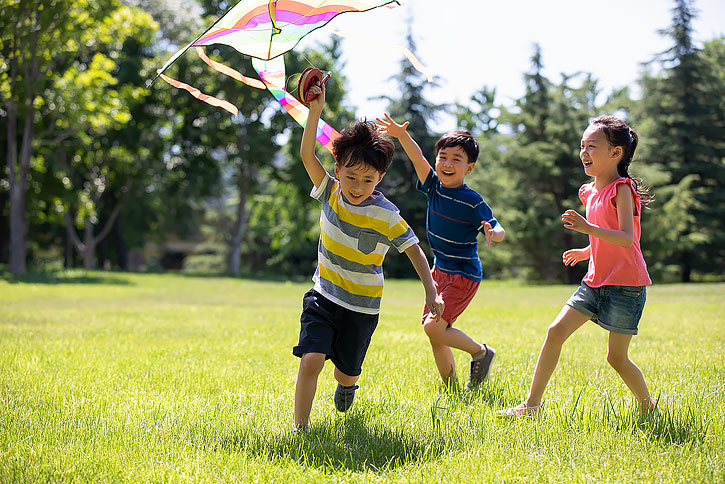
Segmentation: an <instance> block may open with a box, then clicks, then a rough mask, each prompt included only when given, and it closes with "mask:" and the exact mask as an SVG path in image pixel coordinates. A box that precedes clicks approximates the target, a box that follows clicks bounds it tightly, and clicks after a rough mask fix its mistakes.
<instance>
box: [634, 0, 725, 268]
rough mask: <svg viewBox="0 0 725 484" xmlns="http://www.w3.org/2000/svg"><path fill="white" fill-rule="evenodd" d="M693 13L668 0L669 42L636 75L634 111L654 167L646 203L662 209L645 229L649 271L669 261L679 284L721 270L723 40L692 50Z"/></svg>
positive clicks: (685, 1)
mask: <svg viewBox="0 0 725 484" xmlns="http://www.w3.org/2000/svg"><path fill="white" fill-rule="evenodd" d="M695 15H696V11H695V10H694V8H693V6H692V2H691V1H690V0H677V1H676V2H675V8H674V9H673V19H672V25H671V27H670V28H669V29H667V30H665V31H663V32H662V33H663V34H664V35H667V36H669V37H671V39H672V41H673V46H672V47H671V48H670V49H669V50H667V51H666V52H664V53H663V54H661V55H660V56H658V57H657V58H656V59H655V62H654V63H653V64H656V65H659V67H660V69H661V70H660V71H659V72H656V73H653V72H652V70H651V69H650V70H649V71H647V72H645V73H644V75H643V77H642V79H641V80H640V84H641V86H642V103H641V110H640V112H639V113H638V114H639V115H640V116H641V117H642V118H643V119H647V123H645V124H644V126H643V133H642V134H643V136H642V138H643V139H644V140H648V141H646V142H645V143H643V146H642V155H641V156H642V157H643V158H644V159H645V161H647V162H648V163H650V164H653V165H655V166H658V167H659V169H660V173H661V175H660V176H657V177H655V178H654V179H653V180H652V182H651V183H652V185H653V189H654V191H655V193H656V198H655V204H653V208H654V211H655V212H658V211H659V212H661V215H659V214H656V215H655V216H654V217H652V218H653V219H654V220H653V224H652V225H651V226H649V227H645V229H649V230H651V234H652V236H653V239H652V240H651V246H652V247H653V248H654V249H655V250H657V255H656V256H655V257H654V259H655V260H656V261H657V262H656V264H657V266H656V267H655V269H656V270H660V271H664V270H666V269H667V265H668V264H672V265H676V266H677V268H678V272H679V278H680V280H682V281H683V282H687V281H690V280H691V279H692V278H693V276H694V274H696V273H697V274H704V273H713V272H714V273H717V274H719V275H720V276H722V275H723V269H722V268H723V261H725V255H724V253H723V238H722V228H723V219H725V207H724V206H723V203H722V201H723V196H722V193H723V190H724V189H725V171H724V170H725V169H724V168H723V159H725V144H724V143H723V139H725V114H724V111H723V109H722V104H721V100H722V97H723V91H724V87H723V86H724V85H725V84H724V81H723V67H722V65H723V52H722V50H723V49H722V43H723V40H722V39H719V40H715V41H713V42H711V43H710V44H708V46H707V48H706V49H707V50H703V49H700V48H697V47H696V46H695V45H694V44H693V42H692V20H693V19H694V17H695ZM718 44H719V45H718ZM664 217H666V218H664ZM665 221H666V222H665ZM673 222H675V223H673ZM665 227H667V231H668V233H663V231H664V230H665ZM643 234H645V235H646V232H645V231H644V229H643ZM654 237H656V238H654Z"/></svg>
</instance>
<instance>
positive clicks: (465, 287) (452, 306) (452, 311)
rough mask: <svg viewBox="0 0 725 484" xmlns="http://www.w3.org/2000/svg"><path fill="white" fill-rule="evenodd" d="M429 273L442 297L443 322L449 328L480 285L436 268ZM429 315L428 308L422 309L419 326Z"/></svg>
mask: <svg viewBox="0 0 725 484" xmlns="http://www.w3.org/2000/svg"><path fill="white" fill-rule="evenodd" d="M430 273H431V275H432V276H433V282H434V283H435V286H436V290H437V291H438V294H440V295H441V296H442V297H443V302H444V303H445V308H443V320H444V321H445V322H447V323H448V326H451V325H452V324H453V323H454V322H455V321H456V319H458V316H460V315H461V314H462V313H463V311H465V309H466V308H467V307H468V305H469V304H470V303H471V300H473V296H475V295H476V291H478V286H479V285H480V284H481V283H480V282H476V281H472V280H470V279H469V278H467V277H463V276H462V275H460V274H449V273H448V272H443V271H439V270H438V268H437V267H433V270H432V271H431V272H430ZM429 314H430V310H429V309H428V306H425V307H423V317H422V319H421V321H420V322H421V324H423V323H424V322H425V320H426V319H427V318H428V315H429Z"/></svg>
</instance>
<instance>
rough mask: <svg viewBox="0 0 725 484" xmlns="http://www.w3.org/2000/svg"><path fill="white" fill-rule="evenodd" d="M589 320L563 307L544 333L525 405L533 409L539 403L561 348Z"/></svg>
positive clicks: (571, 308) (585, 316) (583, 315)
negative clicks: (542, 343) (544, 337)
mask: <svg viewBox="0 0 725 484" xmlns="http://www.w3.org/2000/svg"><path fill="white" fill-rule="evenodd" d="M588 320H589V316H587V315H585V314H583V313H581V312H579V311H577V310H576V309H574V308H573V307H571V306H564V307H563V308H562V309H561V311H559V315H558V316H557V317H556V319H555V320H554V322H553V323H551V325H550V326H549V330H548V331H547V332H546V339H545V340H544V345H543V346H542V347H541V352H540V353H539V359H538V360H537V361H536V370H534V378H533V380H532V381H531V388H530V389H529V396H528V397H527V398H526V404H527V405H528V406H529V407H534V406H536V405H539V404H540V403H541V399H542V398H543V396H544V390H546V385H548V383H549V379H550V378H551V375H552V374H553V373H554V369H556V365H557V363H558V362H559V355H560V354H561V347H562V346H563V345H564V342H565V341H566V340H567V339H568V338H569V336H571V335H572V333H574V331H576V330H577V329H579V328H580V327H581V326H582V325H583V324H584V323H586V322H587V321H588Z"/></svg>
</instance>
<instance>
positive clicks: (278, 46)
mask: <svg viewBox="0 0 725 484" xmlns="http://www.w3.org/2000/svg"><path fill="white" fill-rule="evenodd" d="M395 5H398V2H397V1H396V0H378V1H371V0H276V1H275V0H241V1H240V2H238V3H237V4H236V5H234V6H233V7H232V8H231V9H229V11H227V13H226V14H224V15H223V16H222V17H221V18H220V19H219V20H217V22H216V23H214V25H212V26H211V27H209V29H207V30H206V31H205V32H204V33H203V34H201V35H200V36H199V37H198V38H197V39H196V40H195V41H193V42H191V43H189V44H187V45H185V46H184V47H182V48H181V49H179V51H178V52H176V53H175V54H174V55H173V56H171V58H170V59H169V60H168V61H166V63H165V64H164V65H163V66H162V67H161V69H159V70H158V71H157V74H158V75H157V77H161V78H162V79H164V80H165V81H166V82H168V83H169V84H171V85H172V86H174V87H177V88H180V89H185V90H187V91H188V92H189V93H191V95H192V96H194V97H196V98H197V99H200V100H202V101H204V102H207V103H209V104H211V105H213V106H218V107H221V108H223V109H226V110H227V111H229V112H230V113H232V114H233V115H234V116H236V115H237V114H238V109H237V107H236V106H234V105H233V104H231V103H229V102H227V101H224V100H221V99H218V98H215V97H214V96H210V95H208V94H205V93H203V92H201V91H200V90H199V89H197V88H195V87H193V86H190V85H188V84H185V83H183V82H179V81H176V80H174V79H171V78H170V77H168V76H166V75H163V72H164V71H165V70H166V69H167V68H168V67H169V66H170V65H171V64H173V63H174V61H176V59H178V58H179V57H180V56H181V55H183V54H184V53H185V52H186V51H187V50H188V49H189V48H190V47H196V51H197V54H198V55H199V57H201V59H202V60H203V61H204V62H206V63H207V64H208V65H209V66H211V67H212V68H213V69H215V70H217V71H219V72H221V73H223V74H225V75H228V76H230V77H233V78H234V79H237V80H239V81H241V82H243V83H245V84H247V85H248V86H251V87H254V88H257V89H265V88H266V89H268V90H269V91H270V92H271V93H272V95H273V96H274V97H275V99H277V101H278V102H279V103H280V104H281V105H282V107H284V109H285V110H286V111H287V112H288V113H289V114H290V116H292V117H293V118H294V119H295V121H297V122H298V123H299V124H300V125H301V126H304V125H305V123H306V122H307V115H308V113H309V110H308V109H307V108H306V107H305V106H304V105H302V103H300V102H299V101H298V100H297V99H296V98H295V97H294V96H292V95H291V94H290V93H289V92H287V91H286V90H285V79H286V72H285V65H284V60H283V58H282V54H284V53H285V52H289V51H290V50H292V49H294V48H295V46H296V45H297V44H298V43H299V42H300V40H302V38H303V37H304V36H306V35H307V34H309V33H310V32H312V31H313V30H315V29H319V28H321V27H324V26H325V25H327V23H328V22H329V21H330V20H332V19H333V18H334V17H336V16H337V15H339V14H341V13H348V12H365V11H367V10H371V9H374V8H378V7H382V6H387V7H388V8H392V7H394V6H395ZM338 35H340V34H339V33H338ZM215 44H223V45H228V46H230V47H233V48H234V49H236V50H237V51H239V52H240V53H242V54H244V55H247V56H249V57H252V65H253V67H254V69H255V70H256V71H257V73H258V74H259V77H260V79H262V81H261V82H260V81H259V80H257V79H252V78H249V77H245V76H244V75H242V74H241V73H240V72H238V71H236V70H234V69H232V68H230V67H228V66H225V65H223V64H220V63H218V62H215V61H213V60H211V59H209V57H207V56H206V54H205V53H204V51H203V49H202V48H201V47H203V46H210V45H215ZM406 55H407V54H406ZM411 57H412V54H411V55H410V56H409V58H411ZM412 59H415V58H414V57H412ZM413 64H414V66H416V67H417V68H418V66H420V63H418V62H417V59H416V60H415V61H414V62H413ZM420 67H422V66H420ZM418 70H420V71H421V72H423V73H424V74H426V76H427V77H428V79H429V80H430V79H431V77H430V75H428V74H427V73H425V72H424V71H423V70H422V69H420V68H419V69H418ZM337 136H339V134H338V133H337V131H335V130H334V129H333V128H332V127H331V126H330V125H329V124H327V123H325V122H324V121H322V120H320V123H319V126H318V129H317V141H318V142H319V143H320V144H322V145H323V146H324V147H325V148H327V149H328V150H329V151H330V152H332V141H333V140H334V139H335V138H336V137H337Z"/></svg>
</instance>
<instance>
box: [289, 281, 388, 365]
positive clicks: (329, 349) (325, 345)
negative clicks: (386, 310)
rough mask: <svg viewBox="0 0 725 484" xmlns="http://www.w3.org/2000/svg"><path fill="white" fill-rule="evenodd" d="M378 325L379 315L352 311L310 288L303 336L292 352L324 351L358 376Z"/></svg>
mask: <svg viewBox="0 0 725 484" xmlns="http://www.w3.org/2000/svg"><path fill="white" fill-rule="evenodd" d="M377 325H378V315H377V314H364V313H359V312H357V311H351V310H350V309H347V308H344V307H342V306H340V305H339V304H335V303H334V302H332V301H330V300H329V299H327V298H326V297H325V296H323V295H322V294H320V293H319V292H317V291H315V290H314V289H310V290H309V291H307V293H306V294H305V296H304V298H303V299H302V316H301V317H300V339H299V342H298V343H297V346H295V347H294V348H293V349H292V354H294V355H295V356H298V357H300V358H301V357H302V355H304V354H305V353H323V354H325V359H326V360H331V361H332V363H333V364H334V365H335V367H336V368H337V369H338V370H340V371H341V372H343V373H344V374H346V375H348V376H358V375H359V374H360V373H362V364H363V361H364V360H365V353H367V351H368V346H369V345H370V340H371V339H372V337H373V332H374V331H375V328H376V327H377Z"/></svg>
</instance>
